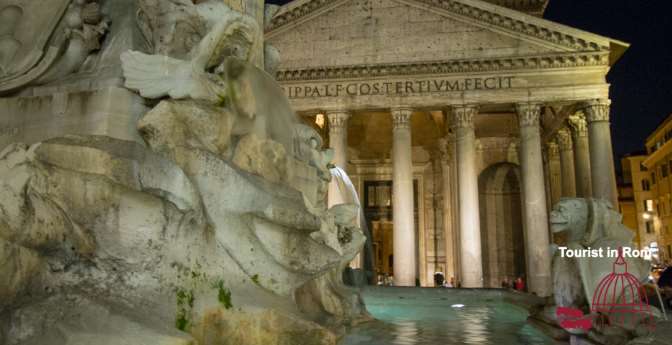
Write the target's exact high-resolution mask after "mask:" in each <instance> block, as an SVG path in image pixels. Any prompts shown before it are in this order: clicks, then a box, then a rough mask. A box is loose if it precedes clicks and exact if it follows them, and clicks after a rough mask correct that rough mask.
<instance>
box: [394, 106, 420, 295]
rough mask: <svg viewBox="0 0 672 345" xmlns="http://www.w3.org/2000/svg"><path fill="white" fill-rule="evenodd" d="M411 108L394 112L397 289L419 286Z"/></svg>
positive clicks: (395, 277)
mask: <svg viewBox="0 0 672 345" xmlns="http://www.w3.org/2000/svg"><path fill="white" fill-rule="evenodd" d="M412 113H413V112H412V110H411V109H408V108H396V109H392V122H393V143H392V169H393V176H392V195H393V200H392V212H393V213H392V217H393V219H394V221H393V222H394V234H393V252H394V285H396V286H415V279H416V277H417V272H416V269H417V264H416V259H417V258H416V253H415V224H414V217H413V209H414V205H413V160H412V156H411V115H412Z"/></svg>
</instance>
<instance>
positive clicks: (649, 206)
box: [644, 199, 653, 212]
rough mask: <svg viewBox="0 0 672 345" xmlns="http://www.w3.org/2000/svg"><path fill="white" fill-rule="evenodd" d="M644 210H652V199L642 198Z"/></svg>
mask: <svg viewBox="0 0 672 345" xmlns="http://www.w3.org/2000/svg"><path fill="white" fill-rule="evenodd" d="M644 211H646V212H652V211H653V200H651V199H649V200H644Z"/></svg>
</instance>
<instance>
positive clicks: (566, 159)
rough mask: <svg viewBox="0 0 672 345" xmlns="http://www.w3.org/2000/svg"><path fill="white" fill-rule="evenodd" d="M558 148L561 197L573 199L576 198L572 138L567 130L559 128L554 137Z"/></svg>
mask: <svg viewBox="0 0 672 345" xmlns="http://www.w3.org/2000/svg"><path fill="white" fill-rule="evenodd" d="M556 141H557V142H558V148H559V149H560V171H562V179H561V181H562V188H561V195H562V196H563V197H568V198H573V197H575V196H576V184H575V181H574V178H575V173H574V150H573V147H572V136H571V134H570V133H569V129H567V128H561V129H559V130H558V133H557V135H556Z"/></svg>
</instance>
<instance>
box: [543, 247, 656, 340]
mask: <svg viewBox="0 0 672 345" xmlns="http://www.w3.org/2000/svg"><path fill="white" fill-rule="evenodd" d="M590 312H591V313H590V315H585V316H584V314H583V312H582V311H581V310H580V309H576V308H568V307H557V308H556V316H557V318H558V321H559V324H560V326H561V327H562V328H565V329H567V330H571V329H583V330H585V331H588V330H590V329H591V328H592V326H593V324H594V322H595V319H597V318H599V317H600V316H602V317H603V318H602V320H604V318H606V320H607V322H608V324H609V325H614V326H620V327H626V328H634V327H635V326H637V325H638V324H639V323H644V324H645V325H646V326H647V327H648V328H649V330H653V328H654V327H655V322H654V320H653V314H652V313H651V306H650V305H649V300H648V297H647V294H646V291H645V289H644V287H643V286H642V284H641V283H640V282H639V279H637V277H635V276H634V275H632V274H630V273H628V263H627V262H626V261H625V259H624V258H623V248H618V257H617V258H616V260H615V261H614V264H613V269H612V272H611V273H610V274H608V275H606V276H605V277H604V278H602V280H601V281H600V283H599V284H598V285H597V288H595V293H594V294H593V300H592V301H591V306H590ZM628 326H629V327H628Z"/></svg>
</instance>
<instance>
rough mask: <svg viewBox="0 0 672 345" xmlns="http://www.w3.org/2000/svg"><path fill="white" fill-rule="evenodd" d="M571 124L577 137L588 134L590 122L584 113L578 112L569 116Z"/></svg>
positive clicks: (573, 133)
mask: <svg viewBox="0 0 672 345" xmlns="http://www.w3.org/2000/svg"><path fill="white" fill-rule="evenodd" d="M568 122H569V126H570V127H571V128H572V135H573V136H574V137H575V138H578V137H585V136H586V135H588V122H587V121H586V116H585V115H584V114H583V113H576V114H574V115H571V116H570V117H569V121H568Z"/></svg>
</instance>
